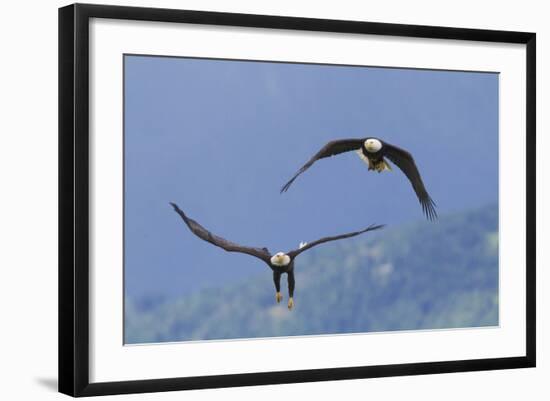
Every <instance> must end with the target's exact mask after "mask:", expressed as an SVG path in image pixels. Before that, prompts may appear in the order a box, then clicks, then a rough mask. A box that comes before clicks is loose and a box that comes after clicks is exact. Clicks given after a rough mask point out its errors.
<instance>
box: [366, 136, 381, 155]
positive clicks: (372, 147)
mask: <svg viewBox="0 0 550 401" xmlns="http://www.w3.org/2000/svg"><path fill="white" fill-rule="evenodd" d="M365 149H367V152H370V153H376V152H378V151H379V150H380V149H382V142H380V141H379V140H378V139H375V138H368V139H367V140H366V141H365Z"/></svg>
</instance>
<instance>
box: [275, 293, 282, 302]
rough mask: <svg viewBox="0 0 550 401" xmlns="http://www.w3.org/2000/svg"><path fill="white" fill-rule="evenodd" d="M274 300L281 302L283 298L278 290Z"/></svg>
mask: <svg viewBox="0 0 550 401" xmlns="http://www.w3.org/2000/svg"><path fill="white" fill-rule="evenodd" d="M275 300H276V301H277V303H279V302H281V301H282V300H283V294H281V293H280V292H278V293H276V294H275Z"/></svg>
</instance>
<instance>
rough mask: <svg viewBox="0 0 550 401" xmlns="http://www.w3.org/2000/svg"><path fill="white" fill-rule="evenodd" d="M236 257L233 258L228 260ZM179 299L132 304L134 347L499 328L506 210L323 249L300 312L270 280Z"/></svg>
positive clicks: (300, 283) (311, 264)
mask: <svg viewBox="0 0 550 401" xmlns="http://www.w3.org/2000/svg"><path fill="white" fill-rule="evenodd" d="M228 257H230V256H228ZM258 269H259V271H258V274H257V275H255V276H253V277H250V278H248V279H246V280H243V281H241V282H239V283H237V284H231V285H229V286H225V287H221V288H209V289H203V290H200V291H197V292H195V293H193V294H191V295H187V296H183V297H181V298H179V299H163V298H162V297H158V298H157V299H138V300H136V299H133V298H131V297H126V304H125V308H126V310H125V342H126V343H148V342H164V341H186V340H210V339H226V338H253V337H272V336H293V335H314V334H336V333H358V332H375V331H391V330H416V329H438V328H458V327H480V326H494V325H498V282H499V279H498V207H497V205H490V206H487V207H484V208H482V209H478V210H474V211H468V212H462V213H457V214H453V215H448V216H442V217H441V218H440V220H438V221H437V222H436V223H428V222H421V223H415V224H411V225H407V226H400V227H395V228H391V227H387V228H385V229H384V230H383V231H379V232H377V233H373V234H372V235H371V234H367V235H364V236H360V237H357V238H354V239H352V240H347V241H346V240H344V241H337V242H334V243H331V244H329V245H325V246H320V247H318V248H315V249H313V250H311V251H309V252H307V253H305V254H303V255H301V256H300V257H299V258H298V259H297V263H296V292H295V296H294V300H295V308H294V310H292V311H288V310H287V308H286V295H287V294H286V276H283V283H282V286H283V288H284V289H285V291H283V294H284V295H285V299H284V300H283V302H282V303H281V304H276V303H275V290H274V287H273V283H272V277H271V271H270V270H268V269H267V268H266V267H265V266H263V265H262V264H261V263H260V262H258Z"/></svg>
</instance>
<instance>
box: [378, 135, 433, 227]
mask: <svg viewBox="0 0 550 401" xmlns="http://www.w3.org/2000/svg"><path fill="white" fill-rule="evenodd" d="M384 146H385V147H386V151H385V156H386V157H387V158H388V159H390V160H391V161H392V162H393V163H394V164H395V165H396V166H397V167H399V169H400V170H401V171H402V172H403V173H404V174H405V175H406V176H407V178H408V179H409V181H410V183H411V184H412V187H413V189H414V192H416V196H417V197H418V200H419V201H420V205H421V206H422V211H423V212H424V214H425V215H426V217H427V218H428V220H435V219H437V212H436V211H435V206H436V204H435V202H434V201H433V199H432V198H431V197H430V195H429V194H428V191H427V190H426V187H425V186H424V182H422V177H421V176H420V172H419V171H418V168H417V167H416V163H415V162H414V159H413V157H412V155H411V154H410V153H409V152H407V151H406V150H404V149H401V148H398V147H397V146H394V145H390V144H388V143H384Z"/></svg>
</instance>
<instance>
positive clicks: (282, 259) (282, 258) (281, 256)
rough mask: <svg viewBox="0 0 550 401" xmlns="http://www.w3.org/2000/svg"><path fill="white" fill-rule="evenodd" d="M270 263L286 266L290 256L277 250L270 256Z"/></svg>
mask: <svg viewBox="0 0 550 401" xmlns="http://www.w3.org/2000/svg"><path fill="white" fill-rule="evenodd" d="M271 263H272V264H273V265H275V266H286V265H288V264H289V263H290V256H288V255H287V254H286V253H284V252H277V253H276V254H275V255H273V256H272V257H271Z"/></svg>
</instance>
